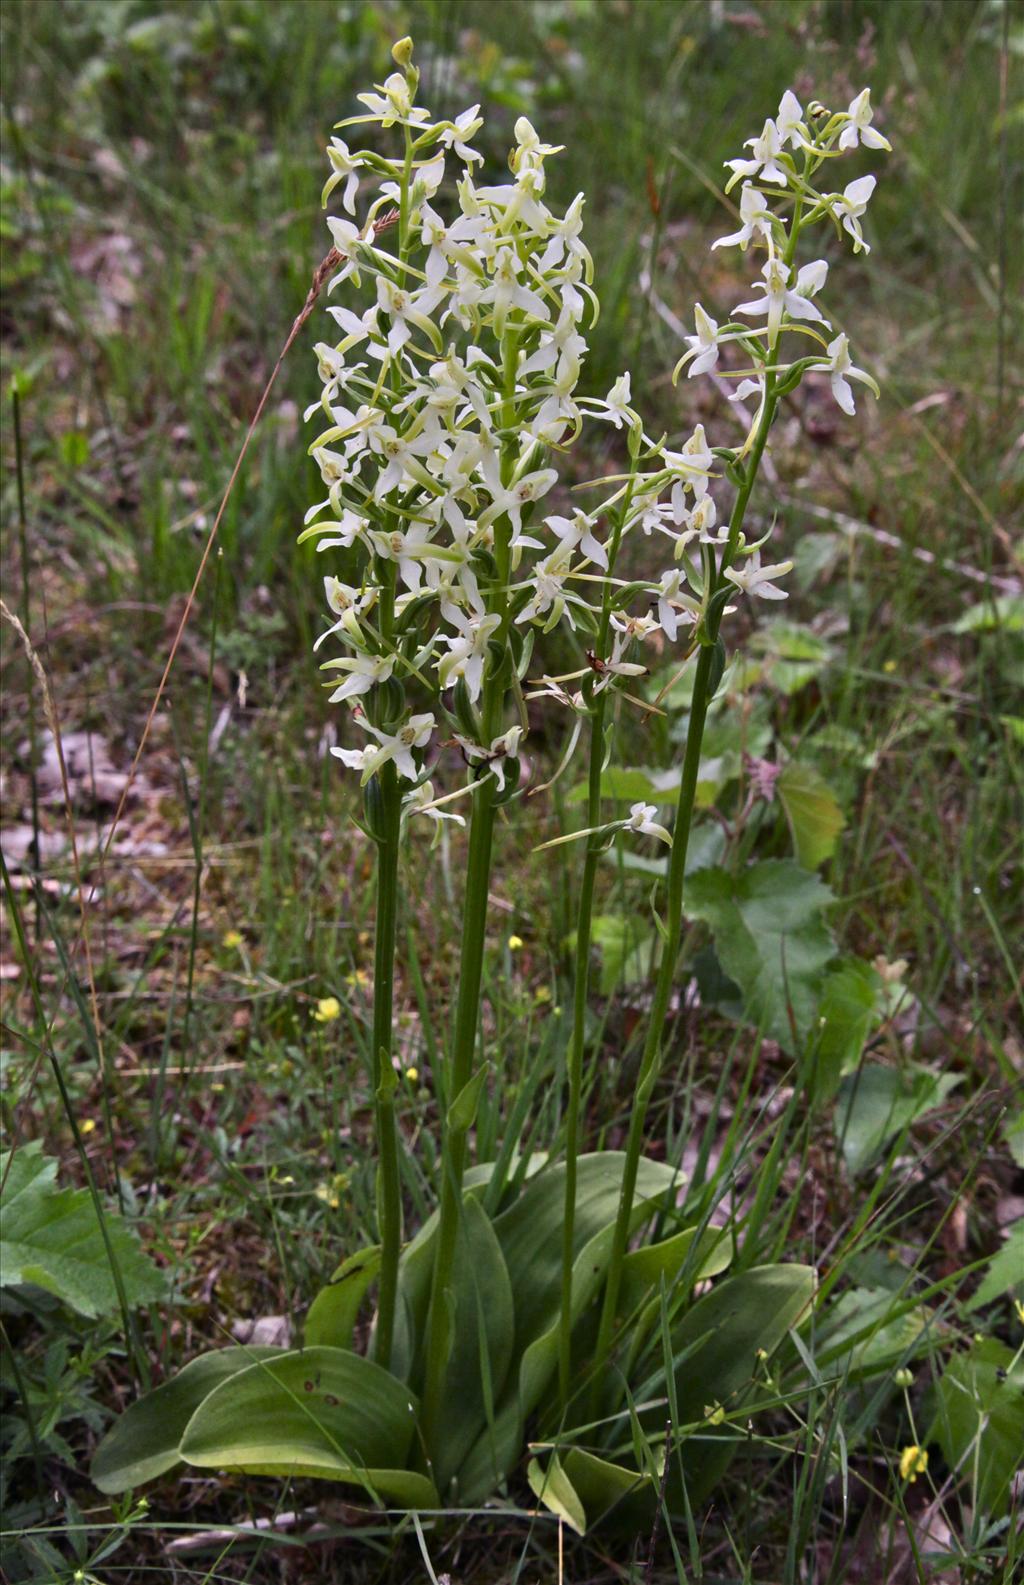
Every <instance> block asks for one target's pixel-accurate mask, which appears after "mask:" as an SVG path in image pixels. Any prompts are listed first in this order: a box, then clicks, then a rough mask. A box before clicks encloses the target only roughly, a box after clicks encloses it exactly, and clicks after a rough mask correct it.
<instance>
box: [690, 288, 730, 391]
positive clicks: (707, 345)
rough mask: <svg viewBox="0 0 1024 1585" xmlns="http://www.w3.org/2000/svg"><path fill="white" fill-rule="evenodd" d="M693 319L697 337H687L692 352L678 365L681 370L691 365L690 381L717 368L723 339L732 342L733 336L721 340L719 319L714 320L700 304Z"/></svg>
mask: <svg viewBox="0 0 1024 1585" xmlns="http://www.w3.org/2000/svg"><path fill="white" fill-rule="evenodd" d="M693 319H694V325H695V327H696V330H697V334H696V335H695V336H687V338H686V344H687V346H688V347H689V349H690V350H689V352H686V353H684V354H683V356H682V357H681V358H680V360H679V364H678V367H679V368H682V367H683V366H684V364H686V363H689V364H690V368H689V371H688V373H687V379H690V380H692V379H693V377H694V375H695V374H706V373H707V371H708V370H709V369H713V368H714V367H715V364H716V363H717V362H718V349H719V346H720V345H721V339H724V340H726V341H731V340H732V337H731V336H725V337H724V338H721V339H720V338H719V334H718V321H717V319H712V318H711V315H710V314H706V313H705V312H704V309H703V308H702V307H701V305H700V303H696V304H695V305H694V309H693ZM691 359H692V362H691Z"/></svg>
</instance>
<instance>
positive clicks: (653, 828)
mask: <svg viewBox="0 0 1024 1585" xmlns="http://www.w3.org/2000/svg"><path fill="white" fill-rule="evenodd" d="M657 813H658V807H657V805H656V804H645V803H638V804H633V805H631V807H630V811H629V819H628V820H627V821H625V822H624V825H623V829H624V830H626V831H638V832H640V833H641V834H642V835H643V836H645V837H657V838H658V841H659V842H667V843H668V845H669V847H671V846H672V834H671V832H669V831H666V829H665V827H664V826H661V825H659V824H658V823H657V821H656V820H655V818H654V816H655V815H656V814H657Z"/></svg>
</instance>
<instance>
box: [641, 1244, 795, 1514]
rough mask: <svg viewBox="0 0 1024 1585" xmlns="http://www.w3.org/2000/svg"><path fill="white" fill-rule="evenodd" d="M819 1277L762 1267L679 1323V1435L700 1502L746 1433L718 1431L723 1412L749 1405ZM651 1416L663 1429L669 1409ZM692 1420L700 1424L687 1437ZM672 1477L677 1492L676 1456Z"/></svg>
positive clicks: (648, 1420) (692, 1491)
mask: <svg viewBox="0 0 1024 1585" xmlns="http://www.w3.org/2000/svg"><path fill="white" fill-rule="evenodd" d="M815 1281H816V1279H815V1274H814V1271H813V1269H812V1268H811V1267H810V1266H797V1265H793V1266H755V1267H753V1268H752V1269H751V1270H750V1271H744V1272H741V1273H740V1274H739V1275H738V1276H735V1277H727V1278H726V1279H725V1281H724V1282H721V1283H719V1284H718V1285H717V1286H716V1287H714V1288H712V1290H711V1292H710V1293H708V1294H705V1295H704V1297H703V1298H700V1299H698V1300H697V1302H696V1304H694V1305H693V1306H692V1307H691V1308H690V1309H689V1310H688V1311H687V1312H686V1314H685V1315H684V1316H683V1317H682V1319H681V1321H679V1322H678V1323H677V1324H676V1325H675V1326H674V1327H673V1329H672V1347H673V1350H674V1353H675V1357H676V1358H677V1359H679V1360H680V1363H679V1364H678V1365H677V1367H676V1369H675V1392H676V1407H677V1410H678V1413H679V1425H678V1426H677V1427H676V1428H675V1433H674V1434H675V1435H676V1436H677V1437H683V1438H684V1440H683V1442H682V1444H681V1446H680V1448H679V1454H678V1458H679V1460H680V1461H681V1463H682V1468H683V1471H684V1473H685V1476H686V1483H687V1490H688V1492H689V1495H690V1500H691V1502H693V1501H700V1500H701V1499H702V1498H703V1496H704V1495H706V1493H707V1492H708V1491H710V1490H711V1488H712V1487H713V1486H714V1485H715V1483H716V1482H717V1481H718V1480H719V1479H720V1477H721V1475H722V1474H723V1472H724V1470H725V1469H726V1467H727V1465H728V1463H729V1460H730V1459H731V1457H732V1454H733V1452H734V1450H735V1447H736V1445H737V1440H736V1439H737V1437H738V1436H739V1435H740V1433H739V1432H738V1431H736V1430H732V1429H730V1428H729V1427H724V1428H723V1429H722V1431H721V1432H719V1431H718V1430H716V1428H715V1418H716V1417H717V1415H718V1413H719V1411H724V1412H725V1413H726V1414H729V1413H732V1412H734V1411H735V1410H736V1409H738V1408H739V1407H740V1406H741V1405H742V1404H743V1402H744V1400H745V1399H746V1398H747V1396H748V1394H749V1392H750V1389H751V1387H752V1385H753V1383H754V1380H755V1376H756V1373H757V1371H758V1368H759V1363H760V1361H761V1357H762V1355H763V1356H766V1357H768V1358H770V1357H771V1355H772V1354H773V1353H774V1352H775V1350H776V1349H777V1348H778V1346H779V1344H780V1343H781V1342H782V1341H783V1339H784V1338H785V1337H786V1335H787V1333H788V1332H789V1331H790V1329H791V1328H792V1327H794V1326H796V1325H797V1324H798V1323H799V1322H800V1320H801V1319H802V1318H803V1316H804V1315H805V1314H806V1312H807V1310H808V1308H809V1306H810V1304H811V1301H812V1299H813V1297H814V1289H815ZM680 1356H682V1358H680ZM713 1417H714V1418H713ZM643 1419H644V1423H645V1425H646V1426H647V1428H648V1430H649V1431H650V1432H652V1433H654V1434H657V1433H658V1432H660V1431H661V1430H662V1429H663V1424H664V1414H663V1411H661V1410H659V1411H658V1413H657V1414H656V1415H653V1414H648V1415H645V1416H643ZM686 1426H691V1427H696V1428H697V1429H695V1430H693V1431H691V1432H690V1433H689V1434H688V1435H687V1434H686V1433H685V1431H684V1427H686ZM669 1479H670V1490H671V1489H674V1486H675V1485H676V1483H677V1482H678V1463H677V1461H676V1459H675V1456H673V1461H672V1463H671V1465H670V1478H669ZM680 1496H681V1492H678V1491H677V1492H676V1497H677V1498H678V1497H680Z"/></svg>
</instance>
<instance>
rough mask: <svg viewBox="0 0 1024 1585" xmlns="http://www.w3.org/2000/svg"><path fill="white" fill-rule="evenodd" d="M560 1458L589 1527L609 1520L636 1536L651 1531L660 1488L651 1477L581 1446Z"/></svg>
mask: <svg viewBox="0 0 1024 1585" xmlns="http://www.w3.org/2000/svg"><path fill="white" fill-rule="evenodd" d="M561 1458H562V1465H563V1468H564V1469H565V1473H566V1475H567V1476H568V1478H569V1480H570V1481H571V1482H572V1485H573V1489H574V1490H575V1491H576V1492H577V1493H578V1495H579V1497H580V1500H581V1501H582V1503H583V1507H584V1510H585V1513H586V1518H587V1524H588V1526H593V1525H597V1524H600V1523H601V1522H602V1521H603V1520H607V1519H609V1518H610V1519H611V1520H612V1521H613V1522H614V1523H615V1524H617V1525H619V1526H621V1527H622V1528H623V1529H628V1530H630V1531H631V1532H632V1533H633V1534H634V1535H636V1534H640V1533H646V1532H648V1531H649V1530H650V1526H651V1523H652V1521H653V1518H654V1508H655V1502H656V1499H657V1489H656V1487H655V1484H654V1480H653V1478H652V1477H651V1476H650V1475H649V1474H644V1475H641V1474H640V1473H639V1471H638V1470H635V1469H627V1468H626V1467H625V1466H624V1465H622V1464H615V1463H612V1462H611V1461H610V1460H608V1459H604V1458H598V1456H597V1455H596V1454H595V1453H591V1452H588V1451H587V1450H586V1449H585V1448H581V1447H569V1448H566V1449H564V1451H563V1452H562V1455H561Z"/></svg>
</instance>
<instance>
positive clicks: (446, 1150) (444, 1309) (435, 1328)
mask: <svg viewBox="0 0 1024 1585" xmlns="http://www.w3.org/2000/svg"><path fill="white" fill-rule="evenodd" d="M517 359H518V336H517V334H516V330H515V328H514V327H512V326H510V327H509V328H508V329H507V330H506V333H505V335H504V336H503V337H502V367H503V369H504V375H505V400H504V404H503V412H502V421H503V424H504V427H505V429H506V430H507V431H509V438H508V439H507V440H506V441H505V442H504V443H503V445H502V454H501V476H502V482H503V483H504V484H508V483H509V481H510V479H511V477H512V473H513V470H514V468H515V460H516V454H517V441H516V438H515V436H514V434H513V433H512V425H513V422H514V417H515V388H516V370H517ZM511 539H512V527H511V524H510V523H509V521H508V519H507V518H504V519H499V520H498V522H497V523H496V524H495V533H494V559H495V563H496V567H497V578H496V580H495V585H494V588H493V590H492V591H491V592H492V595H493V597H494V609H496V610H497V612H498V614H499V615H500V617H501V627H500V628H499V630H498V632H497V634H496V635H495V638H496V642H497V643H498V644H500V645H501V646H502V649H503V650H504V651H505V658H506V660H507V659H508V658H509V657H508V650H507V646H508V633H509V578H510V576H511ZM505 698H506V678H505V664H504V662H503V663H502V665H500V666H498V667H495V666H494V665H493V664H492V665H491V666H490V669H489V673H488V676H487V680H486V681H485V683H484V691H483V700H482V706H483V708H482V710H481V718H482V720H481V727H482V736H483V742H484V743H485V744H486V743H490V742H492V741H493V740H494V738H495V737H496V736H497V734H498V731H499V729H500V725H501V719H502V713H503V710H504V706H505ZM496 791H497V784H496V783H495V780H494V778H493V776H490V775H488V774H486V773H485V774H484V776H483V777H482V778H481V781H480V785H479V786H478V787H477V789H476V792H475V793H474V794H473V808H472V813H471V814H470V817H469V854H468V858H467V866H466V900H465V906H464V909H463V915H462V946H461V950H460V954H459V990H458V999H457V1002H456V1007H455V1035H454V1039H453V1044H452V1056H451V1065H450V1067H449V1070H448V1084H447V1088H446V1096H447V1102H448V1107H449V1115H448V1117H447V1118H446V1119H445V1120H444V1123H443V1130H444V1132H443V1139H442V1151H441V1170H442V1178H441V1207H440V1217H439V1221H438V1229H437V1242H436V1253H435V1256H434V1270H433V1274H432V1277H431V1284H430V1309H429V1313H428V1317H427V1348H426V1361H425V1373H424V1385H423V1400H422V1406H421V1419H420V1424H421V1430H422V1433H423V1440H424V1444H425V1446H426V1448H427V1450H428V1453H429V1450H430V1449H431V1447H432V1446H433V1439H434V1433H435V1429H436V1426H437V1421H438V1416H439V1414H440V1411H441V1403H442V1399H443V1396H444V1383H445V1374H446V1372H447V1369H448V1356H449V1353H450V1350H451V1342H452V1339H451V1306H450V1304H449V1302H448V1295H449V1289H450V1287H451V1280H452V1272H453V1270H454V1268H455V1249H456V1244H457V1241H458V1234H459V1219H460V1217H461V1214H462V1178H463V1173H464V1171H465V1166H466V1150H467V1145H468V1135H469V1128H470V1126H471V1125H470V1123H468V1122H466V1121H464V1120H462V1119H461V1118H460V1119H459V1121H458V1124H457V1125H454V1126H453V1119H452V1115H451V1108H452V1106H453V1105H454V1103H455V1102H456V1101H457V1099H458V1097H459V1095H460V1094H461V1092H462V1091H463V1090H464V1089H465V1088H466V1085H467V1084H468V1083H469V1081H470V1079H471V1078H472V1077H473V1057H474V1053H475V1051H476V1035H477V1026H478V1024H479V1021H480V985H481V977H482V974H483V962H484V940H485V937H486V933H487V895H488V891H489V888H490V880H491V849H492V845H493V839H494V815H495V802H494V798H495V793H496Z"/></svg>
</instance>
